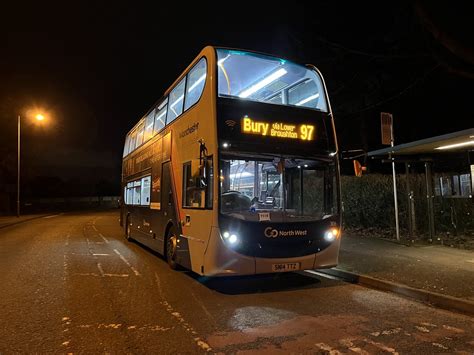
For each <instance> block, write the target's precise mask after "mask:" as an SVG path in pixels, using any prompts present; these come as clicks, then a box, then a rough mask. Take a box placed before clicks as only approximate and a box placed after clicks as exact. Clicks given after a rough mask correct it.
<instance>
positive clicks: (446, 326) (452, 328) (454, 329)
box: [443, 324, 464, 333]
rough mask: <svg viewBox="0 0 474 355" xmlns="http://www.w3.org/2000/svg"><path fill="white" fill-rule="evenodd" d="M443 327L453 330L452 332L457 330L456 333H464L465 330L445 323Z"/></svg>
mask: <svg viewBox="0 0 474 355" xmlns="http://www.w3.org/2000/svg"><path fill="white" fill-rule="evenodd" d="M443 328H444V329H447V330H450V331H452V332H455V333H464V330H463V329H459V328H455V327H451V326H450V325H444V324H443Z"/></svg>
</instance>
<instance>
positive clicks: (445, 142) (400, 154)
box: [367, 128, 474, 242]
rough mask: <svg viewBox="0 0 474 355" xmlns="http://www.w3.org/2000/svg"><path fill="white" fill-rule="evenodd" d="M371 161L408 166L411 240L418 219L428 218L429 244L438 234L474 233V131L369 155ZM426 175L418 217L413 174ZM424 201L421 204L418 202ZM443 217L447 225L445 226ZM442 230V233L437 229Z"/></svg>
mask: <svg viewBox="0 0 474 355" xmlns="http://www.w3.org/2000/svg"><path fill="white" fill-rule="evenodd" d="M367 155H368V157H369V158H370V159H379V160H381V161H382V162H386V163H392V162H395V163H396V165H397V167H398V169H400V165H401V164H403V165H404V167H405V183H406V186H405V187H406V188H405V191H406V193H407V196H406V197H407V198H406V200H407V206H406V209H407V213H406V215H407V219H408V221H407V227H408V234H409V237H410V238H411V237H413V236H414V234H416V228H417V219H420V218H425V219H426V222H427V224H425V225H427V230H428V234H429V241H430V242H432V241H433V240H434V238H435V235H436V233H437V232H440V233H443V232H447V231H448V232H447V233H450V232H451V233H454V234H457V233H467V234H472V233H473V232H474V230H473V228H474V226H473V224H474V218H473V217H472V216H473V212H474V211H473V203H472V201H473V197H472V195H473V191H474V179H473V176H474V128H470V129H466V130H462V131H458V132H453V133H449V134H444V135H441V136H435V137H430V138H426V139H421V140H417V141H413V142H409V143H404V144H399V145H396V146H393V147H388V148H384V149H379V150H374V151H371V152H368V153H367ZM416 172H418V173H420V174H418V176H420V175H421V174H423V175H424V191H423V192H426V195H425V196H424V197H425V198H426V203H425V206H426V208H423V212H424V213H423V214H425V215H416V210H418V214H420V213H419V209H416V208H415V193H414V189H413V187H414V186H413V176H414V175H413V174H414V173H416ZM418 202H421V201H418ZM435 213H438V214H443V216H444V217H443V218H444V219H445V223H441V222H440V220H442V218H440V216H438V215H436V217H438V218H435ZM437 229H438V230H437Z"/></svg>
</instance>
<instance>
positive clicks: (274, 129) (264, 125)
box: [240, 116, 315, 141]
mask: <svg viewBox="0 0 474 355" xmlns="http://www.w3.org/2000/svg"><path fill="white" fill-rule="evenodd" d="M240 126H241V128H242V133H244V134H257V135H261V136H270V137H279V138H287V139H301V140H303V141H312V140H313V139H314V137H315V126H314V125H312V124H306V123H304V124H293V123H286V122H272V123H270V122H264V121H258V120H254V119H252V118H250V117H248V116H245V117H243V118H242V120H241V124H240Z"/></svg>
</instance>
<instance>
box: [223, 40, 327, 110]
mask: <svg viewBox="0 0 474 355" xmlns="http://www.w3.org/2000/svg"><path fill="white" fill-rule="evenodd" d="M217 72H218V75H217V77H218V94H219V96H220V97H231V98H239V99H245V100H251V101H259V102H265V103H269V104H276V105H285V106H299V107H304V108H310V109H315V110H319V111H323V112H328V106H327V102H326V96H325V92H324V87H323V85H322V80H321V78H320V76H319V74H318V73H316V72H315V71H314V70H311V69H309V68H307V67H305V66H302V65H298V64H295V63H292V62H289V61H287V60H284V59H279V58H275V57H271V56H267V55H262V54H257V53H251V52H244V51H236V50H229V49H217Z"/></svg>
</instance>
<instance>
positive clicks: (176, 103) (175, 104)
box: [166, 77, 186, 124]
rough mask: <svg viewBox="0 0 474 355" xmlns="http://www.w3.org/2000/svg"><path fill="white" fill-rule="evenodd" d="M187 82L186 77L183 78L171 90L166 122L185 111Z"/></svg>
mask: <svg viewBox="0 0 474 355" xmlns="http://www.w3.org/2000/svg"><path fill="white" fill-rule="evenodd" d="M185 84H186V77H184V78H183V79H181V81H180V82H179V84H178V85H176V87H175V88H174V89H173V90H172V91H171V92H170V96H169V106H168V116H167V117H166V124H169V123H170V122H171V121H173V120H174V119H175V118H176V117H178V116H179V115H181V113H182V112H183V101H184V87H185Z"/></svg>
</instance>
